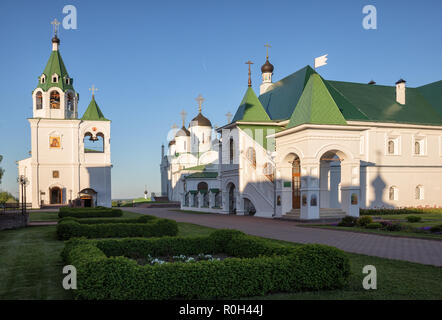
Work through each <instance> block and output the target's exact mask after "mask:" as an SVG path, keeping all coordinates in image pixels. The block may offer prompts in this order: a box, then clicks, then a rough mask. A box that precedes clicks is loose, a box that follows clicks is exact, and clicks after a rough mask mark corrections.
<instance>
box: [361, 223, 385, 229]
mask: <svg viewBox="0 0 442 320" xmlns="http://www.w3.org/2000/svg"><path fill="white" fill-rule="evenodd" d="M365 227H366V228H367V229H380V228H382V224H380V223H379V222H372V223H369V224H367V225H366V226H365Z"/></svg>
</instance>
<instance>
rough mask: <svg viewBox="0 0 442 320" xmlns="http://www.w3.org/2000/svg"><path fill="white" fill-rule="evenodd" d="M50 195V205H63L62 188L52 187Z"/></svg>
mask: <svg viewBox="0 0 442 320" xmlns="http://www.w3.org/2000/svg"><path fill="white" fill-rule="evenodd" d="M49 194H50V198H51V199H50V203H51V204H62V200H63V199H62V198H63V196H62V191H61V188H59V187H52V188H51V189H49Z"/></svg>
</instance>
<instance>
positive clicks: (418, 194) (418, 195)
mask: <svg viewBox="0 0 442 320" xmlns="http://www.w3.org/2000/svg"><path fill="white" fill-rule="evenodd" d="M414 198H415V199H416V200H423V199H424V187H423V186H422V185H418V186H416V189H415V190H414Z"/></svg>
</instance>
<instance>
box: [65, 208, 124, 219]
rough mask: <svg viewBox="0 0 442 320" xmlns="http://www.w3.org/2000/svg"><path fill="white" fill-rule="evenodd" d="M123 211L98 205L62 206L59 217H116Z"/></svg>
mask: <svg viewBox="0 0 442 320" xmlns="http://www.w3.org/2000/svg"><path fill="white" fill-rule="evenodd" d="M122 215H123V211H121V209H113V208H105V207H97V208H69V207H63V208H60V210H59V212H58V217H59V218H64V217H74V218H111V217H113V218H116V217H121V216H122Z"/></svg>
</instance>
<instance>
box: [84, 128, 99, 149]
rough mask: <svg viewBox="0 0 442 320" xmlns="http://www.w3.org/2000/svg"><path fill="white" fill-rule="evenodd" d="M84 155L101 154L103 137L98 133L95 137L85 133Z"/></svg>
mask: <svg viewBox="0 0 442 320" xmlns="http://www.w3.org/2000/svg"><path fill="white" fill-rule="evenodd" d="M83 144H84V152H85V153H102V152H104V135H103V134H102V133H101V132H100V133H97V134H96V135H95V136H93V135H92V133H90V132H86V133H85V135H84V139H83Z"/></svg>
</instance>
